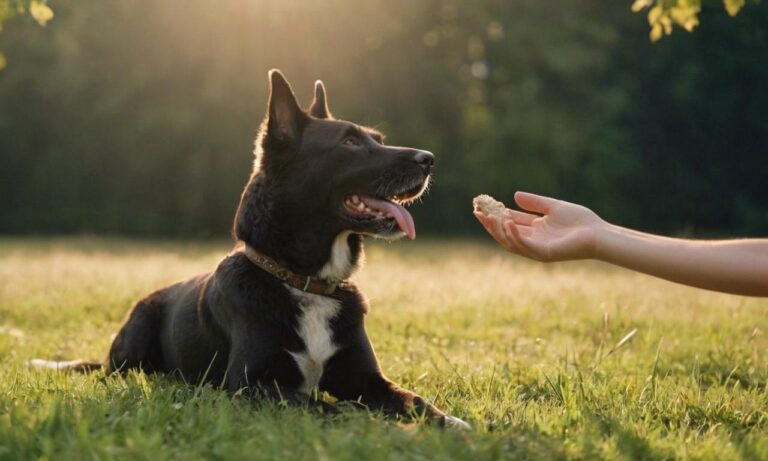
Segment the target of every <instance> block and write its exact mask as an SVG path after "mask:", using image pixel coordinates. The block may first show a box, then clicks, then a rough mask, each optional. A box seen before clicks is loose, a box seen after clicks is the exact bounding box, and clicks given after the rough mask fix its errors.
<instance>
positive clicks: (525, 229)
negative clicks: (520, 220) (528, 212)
mask: <svg viewBox="0 0 768 461" xmlns="http://www.w3.org/2000/svg"><path fill="white" fill-rule="evenodd" d="M515 227H516V228H517V233H518V234H520V236H521V237H530V236H532V235H533V228H532V227H531V226H526V225H524V224H515Z"/></svg>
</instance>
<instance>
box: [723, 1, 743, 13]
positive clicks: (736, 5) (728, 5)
mask: <svg viewBox="0 0 768 461" xmlns="http://www.w3.org/2000/svg"><path fill="white" fill-rule="evenodd" d="M723 3H724V4H725V11H727V12H728V14H730V15H731V16H736V15H737V14H738V13H739V10H741V9H742V8H743V7H744V0H723Z"/></svg>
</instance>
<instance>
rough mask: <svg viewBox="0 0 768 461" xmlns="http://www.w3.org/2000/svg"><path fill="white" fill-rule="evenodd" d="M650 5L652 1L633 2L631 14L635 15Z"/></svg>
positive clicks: (640, 0)
mask: <svg viewBox="0 0 768 461" xmlns="http://www.w3.org/2000/svg"><path fill="white" fill-rule="evenodd" d="M652 3H653V0H635V2H634V3H632V12H633V13H637V12H638V11H640V10H642V9H643V8H646V7H649V6H651V4H652Z"/></svg>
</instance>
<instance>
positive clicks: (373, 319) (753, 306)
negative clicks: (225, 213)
mask: <svg viewBox="0 0 768 461" xmlns="http://www.w3.org/2000/svg"><path fill="white" fill-rule="evenodd" d="M228 249H229V246H228V244H205V245H195V244H174V243H146V242H143V243H136V242H127V241H114V240H100V239H59V240H37V239H23V240H22V239H5V240H0V363H1V364H0V459H8V460H21V459H67V460H69V459H109V458H122V459H152V460H157V459H185V460H186V459H203V458H205V459H222V460H230V459H291V460H293V459H307V460H314V459H350V460H358V459H365V460H378V459H392V460H399V459H471V460H473V461H475V460H481V459H595V458H606V459H617V458H618V459H621V458H624V459H673V458H679V459H718V460H720V459H722V460H727V459H767V458H768V390H766V380H767V379H768V354H766V349H767V347H766V346H768V339H767V338H766V333H768V303H767V302H766V301H764V300H759V299H750V298H743V297H736V296H727V295H722V294H717V293H710V292H706V291H699V290H694V289H690V288H686V287H681V286H677V285H673V284H669V283H666V282H663V281H659V280H655V279H652V278H649V277H646V276H643V275H639V274H634V273H630V272H627V271H623V270H619V269H614V268H610V267H607V266H604V265H601V264H596V263H568V264H559V265H541V264H535V263H528V262H525V261H522V260H520V259H517V258H514V257H512V256H510V255H508V254H506V253H503V252H502V251H501V250H499V249H498V248H496V247H493V246H490V245H481V244H477V243H468V242H450V241H448V242H437V241H433V242H430V241H425V240H418V241H416V242H398V243H394V244H378V245H375V246H372V247H370V248H369V251H368V263H367V267H366V268H365V269H364V270H363V271H361V272H360V273H359V274H358V275H357V276H356V279H357V281H358V282H359V284H360V285H361V286H362V287H363V289H364V291H365V293H366V294H367V296H368V297H369V299H370V302H371V310H370V313H369V315H368V329H369V333H370V336H371V338H372V341H373V343H374V345H375V347H376V350H377V353H378V355H379V358H380V360H381V362H382V366H383V369H384V371H385V373H386V374H387V375H388V376H389V377H390V378H392V379H393V380H395V381H397V382H398V383H401V384H402V385H403V386H405V387H407V388H410V389H413V390H414V391H416V392H418V393H420V394H421V395H423V396H425V397H427V398H428V399H430V400H432V401H434V402H435V403H436V404H437V405H438V406H439V407H441V408H443V409H445V410H446V411H448V412H449V413H451V414H453V415H455V416H458V417H461V418H464V419H466V420H468V421H469V422H470V423H471V424H472V425H473V426H474V430H473V431H471V432H458V431H441V430H439V429H436V428H432V427H425V426H420V425H413V424H403V423H397V422H393V421H391V420H387V419H386V418H383V417H382V416H380V415H377V414H368V413H367V412H363V411H354V410H349V411H346V412H344V413H343V414H341V415H339V416H334V417H328V416H322V415H318V414H316V413H313V412H310V411H307V410H304V409H297V408H281V407H280V406H279V405H275V404H253V403H251V402H247V401H244V400H243V399H240V398H232V397H230V396H229V395H227V394H226V393H224V392H221V391H218V390H215V389H211V388H209V387H197V386H192V385H185V384H183V383H180V382H177V381H174V380H172V379H169V378H165V377H155V376H145V375H143V374H131V375H129V376H127V377H112V376H111V377H105V376H104V375H103V374H100V373H97V374H93V375H90V376H82V375H69V374H61V373H53V372H47V371H41V370H31V369H28V368H27V367H26V366H25V362H26V361H27V360H29V359H30V358H34V357H44V358H64V359H70V358H100V357H103V356H104V354H105V352H106V350H107V347H108V345H109V338H110V335H111V334H112V333H114V332H115V331H116V330H117V328H118V327H119V326H120V323H121V320H122V318H123V316H124V315H125V313H126V311H127V309H128V308H129V307H130V305H131V304H132V302H133V301H135V300H136V299H137V298H139V297H141V296H143V295H144V294H146V293H148V292H149V291H150V290H152V289H155V288H157V287H160V286H163V285H165V284H167V283H169V282H173V281H175V280H177V279H180V278H184V277H188V276H191V275H194V274H196V273H199V272H201V271H206V270H210V269H212V268H213V267H214V266H215V264H216V262H217V260H218V259H219V258H220V257H221V256H222V255H223V254H224V253H225V252H226V251H227V250H228ZM635 329H637V332H636V334H635V335H634V336H633V337H631V339H630V340H628V341H625V342H624V343H623V344H622V345H621V346H620V347H616V346H617V344H619V343H620V341H621V340H622V338H624V337H625V336H626V335H627V334H628V333H630V332H631V331H634V330H635Z"/></svg>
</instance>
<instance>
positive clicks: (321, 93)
mask: <svg viewBox="0 0 768 461" xmlns="http://www.w3.org/2000/svg"><path fill="white" fill-rule="evenodd" d="M309 114H310V115H311V116H313V117H316V118H332V117H333V116H332V115H331V111H329V110H328V99H327V98H326V97H325V85H323V82H322V80H318V81H316V82H315V98H314V99H313V100H312V104H311V105H310V106H309Z"/></svg>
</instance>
